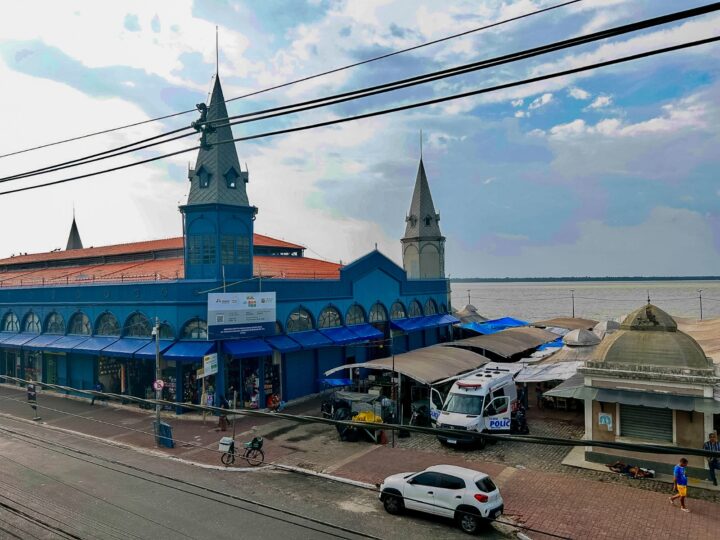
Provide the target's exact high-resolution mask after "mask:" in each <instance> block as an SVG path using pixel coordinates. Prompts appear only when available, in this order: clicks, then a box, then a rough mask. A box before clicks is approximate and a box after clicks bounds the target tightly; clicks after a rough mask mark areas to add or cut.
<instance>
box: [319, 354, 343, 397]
mask: <svg viewBox="0 0 720 540" xmlns="http://www.w3.org/2000/svg"><path fill="white" fill-rule="evenodd" d="M344 363H345V355H344V351H343V347H328V348H325V349H319V350H318V378H319V379H321V378H323V377H324V375H323V374H324V373H325V372H326V371H327V370H328V369H332V368H334V367H337V366H342V365H343V364H344ZM318 390H320V388H318Z"/></svg>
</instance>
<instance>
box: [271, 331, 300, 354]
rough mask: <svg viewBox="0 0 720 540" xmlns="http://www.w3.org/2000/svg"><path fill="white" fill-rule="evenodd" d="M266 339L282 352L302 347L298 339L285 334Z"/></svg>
mask: <svg viewBox="0 0 720 540" xmlns="http://www.w3.org/2000/svg"><path fill="white" fill-rule="evenodd" d="M265 341H267V342H268V344H269V345H270V346H271V347H272V348H273V349H275V350H278V351H280V352H281V353H291V352H295V351H299V350H300V349H302V347H301V346H300V344H299V343H298V342H297V341H294V340H293V339H291V338H289V337H288V336H284V335H280V336H270V337H266V338H265Z"/></svg>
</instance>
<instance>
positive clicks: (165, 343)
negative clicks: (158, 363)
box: [133, 339, 175, 360]
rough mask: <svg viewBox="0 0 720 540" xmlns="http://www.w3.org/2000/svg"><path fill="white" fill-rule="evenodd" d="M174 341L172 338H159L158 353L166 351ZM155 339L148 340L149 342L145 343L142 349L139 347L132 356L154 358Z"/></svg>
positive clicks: (144, 358) (143, 358)
mask: <svg viewBox="0 0 720 540" xmlns="http://www.w3.org/2000/svg"><path fill="white" fill-rule="evenodd" d="M173 343H175V340H174V339H161V340H160V344H159V345H160V347H159V348H160V354H163V353H164V352H165V351H167V350H168V349H169V348H170V347H171V346H172V344H173ZM155 349H156V346H155V340H150V343H148V344H147V345H145V346H144V347H143V348H142V349H139V350H137V351H135V352H134V353H133V357H134V358H141V359H142V360H155V353H156V351H155Z"/></svg>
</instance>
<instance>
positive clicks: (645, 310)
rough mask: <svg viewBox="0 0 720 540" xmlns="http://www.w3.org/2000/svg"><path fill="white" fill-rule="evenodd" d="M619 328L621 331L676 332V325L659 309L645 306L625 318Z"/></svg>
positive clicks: (648, 305)
mask: <svg viewBox="0 0 720 540" xmlns="http://www.w3.org/2000/svg"><path fill="white" fill-rule="evenodd" d="M620 328H621V329H623V330H653V331H659V332H676V331H677V323H676V322H675V320H674V319H673V318H672V317H671V316H670V315H668V314H667V313H665V312H664V311H663V310H662V309H660V308H659V307H657V306H653V305H652V304H647V305H646V306H643V307H641V308H639V309H636V310H635V311H633V312H632V313H631V314H630V315H628V316H627V317H625V320H624V321H623V322H622V324H621V325H620Z"/></svg>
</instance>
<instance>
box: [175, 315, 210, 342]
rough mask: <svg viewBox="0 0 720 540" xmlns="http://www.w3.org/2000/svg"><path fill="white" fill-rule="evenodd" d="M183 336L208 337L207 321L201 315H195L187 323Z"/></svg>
mask: <svg viewBox="0 0 720 540" xmlns="http://www.w3.org/2000/svg"><path fill="white" fill-rule="evenodd" d="M181 337H182V339H207V337H208V332H207V323H206V322H205V321H203V320H202V319H201V318H200V317H195V318H194V319H192V320H191V321H188V322H186V323H185V326H183V329H182V335H181Z"/></svg>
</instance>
